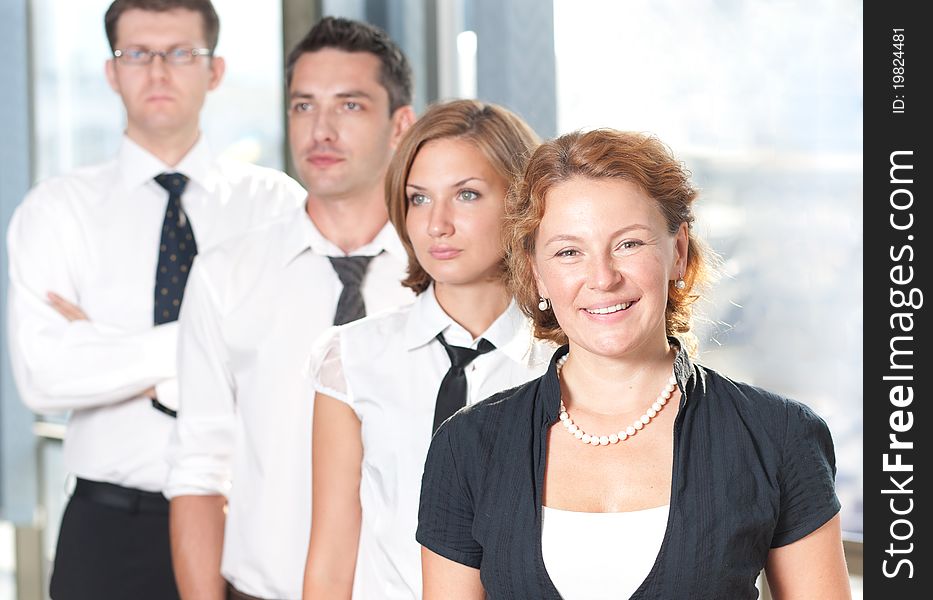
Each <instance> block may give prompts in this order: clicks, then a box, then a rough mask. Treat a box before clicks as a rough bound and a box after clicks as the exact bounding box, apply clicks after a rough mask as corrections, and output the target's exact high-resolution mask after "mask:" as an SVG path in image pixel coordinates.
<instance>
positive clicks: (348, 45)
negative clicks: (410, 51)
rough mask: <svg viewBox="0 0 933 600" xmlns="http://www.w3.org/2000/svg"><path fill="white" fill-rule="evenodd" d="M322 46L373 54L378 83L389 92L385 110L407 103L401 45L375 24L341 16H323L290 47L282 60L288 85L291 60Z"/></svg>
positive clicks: (408, 75) (408, 71) (408, 80)
mask: <svg viewBox="0 0 933 600" xmlns="http://www.w3.org/2000/svg"><path fill="white" fill-rule="evenodd" d="M325 48H334V49H336V50H343V51H344V52H368V53H370V54H373V55H375V57H376V58H378V59H379V62H380V63H381V64H382V68H381V69H380V72H379V83H380V84H381V85H382V87H384V88H385V90H386V92H388V93H389V113H390V114H391V113H394V112H395V110H396V109H398V108H401V107H402V106H407V105H409V104H411V87H412V84H411V79H412V76H411V66H410V65H409V64H408V59H407V58H405V54H404V53H403V52H402V49H401V48H399V47H398V45H397V44H396V43H395V42H393V41H392V38H390V37H389V35H388V34H387V33H386V32H385V31H383V30H382V29H380V28H378V27H376V26H375V25H370V24H369V23H362V22H360V21H353V20H350V19H344V18H341V17H324V18H323V19H321V20H320V21H318V22H317V24H315V26H314V27H312V28H311V31H309V32H308V34H307V35H306V36H305V37H304V38H303V39H302V40H301V41H300V42H298V44H297V45H296V46H295V47H294V48H293V49H292V51H291V52H290V53H289V55H288V60H287V61H286V63H285V83H286V85H287V86H288V87H291V85H292V75H293V74H294V71H295V63H297V62H298V59H299V58H301V55H302V54H307V53H309V52H317V51H318V50H323V49H325Z"/></svg>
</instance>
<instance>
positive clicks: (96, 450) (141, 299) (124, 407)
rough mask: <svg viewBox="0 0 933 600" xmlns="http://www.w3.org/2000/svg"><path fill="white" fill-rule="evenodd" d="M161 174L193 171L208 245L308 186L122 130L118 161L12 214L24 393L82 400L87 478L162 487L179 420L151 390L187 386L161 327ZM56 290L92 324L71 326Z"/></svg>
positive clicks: (66, 404)
mask: <svg viewBox="0 0 933 600" xmlns="http://www.w3.org/2000/svg"><path fill="white" fill-rule="evenodd" d="M163 172H180V173H183V174H184V175H186V176H188V177H189V178H190V181H189V182H188V185H187V187H186V189H185V192H184V194H183V196H182V203H183V206H184V208H185V212H186V213H187V215H188V217H189V218H190V221H191V226H192V228H193V230H194V234H195V240H196V242H197V245H198V249H199V250H200V251H204V250H206V249H208V248H210V247H211V246H214V245H216V244H218V243H220V242H222V241H224V240H226V239H228V238H230V237H232V236H234V235H238V234H241V233H243V232H244V231H246V230H247V229H249V228H250V227H255V226H258V225H260V224H265V223H268V222H270V221H272V220H274V219H275V218H280V215H281V214H282V213H284V212H287V211H290V210H294V207H295V206H297V205H300V204H301V202H302V201H303V199H304V198H305V196H306V194H305V192H304V190H303V189H302V188H301V186H300V185H298V183H296V182H295V181H294V180H292V179H291V178H289V177H288V176H286V175H285V174H284V173H280V172H278V171H274V170H272V169H267V168H263V167H257V166H254V165H248V164H244V163H237V162H231V161H226V160H218V159H215V158H213V157H212V156H211V153H210V150H209V148H208V146H207V143H206V142H205V141H204V140H203V136H202V138H201V140H199V141H198V142H197V144H196V145H195V146H194V147H193V148H192V149H191V151H189V152H188V154H187V155H186V156H185V157H184V159H183V160H182V161H181V162H180V163H179V164H178V165H176V166H175V167H169V166H167V165H165V164H164V163H162V162H161V161H160V160H159V159H157V158H156V157H155V156H153V155H152V154H150V153H149V152H147V151H146V150H144V149H143V148H141V147H140V146H138V145H137V144H136V143H134V142H133V141H131V140H130V139H129V138H126V137H124V139H123V142H122V144H121V147H120V150H119V153H118V155H117V156H116V158H115V159H114V160H112V161H109V162H106V163H103V164H100V165H96V166H92V167H86V168H83V169H80V170H77V171H75V172H73V173H71V174H69V175H65V176H61V177H56V178H53V179H50V180H47V181H45V182H43V183H41V184H39V185H37V186H36V187H35V188H33V189H32V191H30V193H29V194H28V196H27V197H26V199H25V200H24V201H23V202H22V204H21V205H20V206H19V207H17V209H16V212H15V213H14V215H13V218H12V220H11V222H10V227H9V230H8V234H7V243H8V250H9V257H10V289H9V313H8V318H9V345H10V358H11V362H12V364H13V373H14V375H15V379H16V383H17V386H18V389H19V393H20V396H21V397H22V399H23V401H24V402H25V403H26V405H27V406H29V407H30V408H31V409H32V410H34V411H36V412H40V413H56V412H64V411H68V410H71V411H72V413H71V415H70V418H69V422H68V429H67V434H66V438H65V447H64V460H65V467H66V469H67V470H68V471H69V472H70V473H72V474H75V475H77V476H79V477H83V478H87V479H93V480H97V481H107V482H111V483H116V484H120V485H124V486H128V487H134V488H139V489H143V490H148V491H158V490H161V489H162V485H163V484H164V482H165V477H166V475H167V473H168V465H167V463H166V461H165V447H166V444H167V442H168V439H169V436H170V434H171V430H172V427H173V424H174V419H172V418H170V417H169V416H167V415H165V414H162V413H160V412H159V411H157V410H155V409H154V408H153V407H152V405H151V403H150V400H149V398H147V397H143V396H141V394H142V393H143V392H144V391H145V390H146V389H148V388H150V387H152V386H156V390H157V394H158V396H159V397H160V398H162V399H164V401H165V403H167V404H170V403H171V402H172V401H173V400H174V398H175V397H176V396H177V383H176V380H175V377H176V345H177V339H176V336H177V325H176V324H175V323H169V324H165V325H159V326H157V327H156V326H153V303H154V300H153V296H154V289H155V275H156V268H157V264H158V253H159V241H160V239H161V231H162V221H163V218H164V216H165V210H166V204H167V202H168V192H166V190H165V189H164V188H162V187H161V186H160V185H159V184H158V183H156V182H155V181H154V180H153V177H155V176H156V175H158V174H159V173H163ZM48 292H55V293H57V294H59V295H60V296H62V297H63V298H65V299H66V300H68V301H70V302H73V303H75V304H77V305H78V306H80V307H81V308H82V309H83V310H84V312H85V313H86V314H87V316H88V319H89V320H87V321H74V322H68V321H67V320H66V319H65V318H64V317H62V316H61V315H60V314H59V313H58V312H56V311H55V310H54V309H53V308H52V307H51V305H50V304H49V302H48V300H47V297H46V294H47V293H48Z"/></svg>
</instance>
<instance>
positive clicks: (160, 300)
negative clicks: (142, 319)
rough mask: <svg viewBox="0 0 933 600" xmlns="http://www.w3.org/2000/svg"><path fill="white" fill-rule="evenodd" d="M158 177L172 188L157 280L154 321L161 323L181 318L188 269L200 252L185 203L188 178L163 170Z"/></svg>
mask: <svg viewBox="0 0 933 600" xmlns="http://www.w3.org/2000/svg"><path fill="white" fill-rule="evenodd" d="M155 180H156V182H157V183H158V184H159V185H161V186H162V187H164V188H165V189H166V190H168V204H167V205H166V207H165V220H164V221H162V240H161V241H160V242H159V265H158V267H157V269H156V283H155V310H154V321H155V324H156V325H160V324H162V323H171V322H172V321H177V320H178V309H179V308H180V307H181V299H182V296H184V294H185V283H186V282H187V281H188V271H190V270H191V263H192V262H193V261H194V257H195V255H196V254H197V253H198V245H197V243H196V242H195V240H194V231H193V230H192V229H191V223H190V222H189V221H188V217H187V215H185V211H184V209H183V208H182V207H181V194H182V192H184V191H185V185H187V183H188V178H187V177H185V176H184V175H182V174H181V173H162V174H161V175H158V176H157V177H156V178H155Z"/></svg>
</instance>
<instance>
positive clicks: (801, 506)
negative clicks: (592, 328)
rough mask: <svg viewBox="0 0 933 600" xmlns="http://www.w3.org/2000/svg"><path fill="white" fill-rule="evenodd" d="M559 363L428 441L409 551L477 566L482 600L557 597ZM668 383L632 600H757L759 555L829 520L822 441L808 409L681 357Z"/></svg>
mask: <svg viewBox="0 0 933 600" xmlns="http://www.w3.org/2000/svg"><path fill="white" fill-rule="evenodd" d="M567 351H568V349H567V347H566V346H565V347H563V348H561V349H560V350H558V351H557V352H556V353H555V355H554V358H553V359H552V360H551V366H550V368H549V369H548V371H547V373H545V374H544V375H543V376H542V377H540V378H538V379H535V380H533V381H530V382H528V383H526V384H525V385H522V386H520V387H517V388H514V389H512V390H508V391H505V392H502V393H499V394H497V395H495V396H493V397H491V398H488V399H486V400H484V401H483V402H480V403H478V404H475V405H473V406H471V407H468V408H465V409H463V410H461V411H460V412H458V413H457V414H456V415H454V416H453V417H451V418H450V419H449V420H448V421H447V422H446V423H445V424H444V425H442V426H441V428H440V429H438V431H437V433H436V435H435V436H434V439H433V441H432V442H431V449H430V451H429V452H428V458H427V462H426V464H425V468H424V477H423V479H422V483H421V506H420V510H419V514H418V532H417V539H418V542H420V543H421V544H422V545H423V546H425V547H426V548H428V549H429V550H431V551H433V552H435V553H437V554H439V555H441V556H443V557H446V558H448V559H450V560H453V561H455V562H458V563H461V564H464V565H467V566H470V567H474V568H478V569H479V570H480V578H481V580H482V583H483V586H484V587H485V589H486V593H487V595H488V597H489V598H492V599H497V598H502V599H505V598H534V599H550V598H554V599H559V598H560V595H559V594H558V592H557V590H556V589H555V588H554V585H553V584H552V583H551V580H550V578H549V577H548V574H547V571H546V570H545V566H544V559H543V558H542V554H541V496H542V489H543V484H544V468H545V459H546V456H547V431H548V428H549V427H550V426H551V425H553V424H554V423H555V422H556V421H557V420H558V407H559V403H560V384H559V383H558V380H557V372H556V368H555V361H556V360H557V358H559V357H560V356H562V355H564V354H566V353H567ZM674 373H675V376H676V378H677V381H678V384H679V386H680V389H681V391H682V394H681V401H680V412H679V413H678V415H677V418H676V420H675V422H674V463H673V473H672V481H671V499H670V512H669V515H668V521H667V530H666V532H665V534H664V542H663V544H662V546H661V550H660V552H659V553H658V556H657V558H656V560H655V563H654V566H653V567H652V569H651V571H650V573H649V574H648V576H647V577H646V578H645V580H644V582H642V584H641V586H640V587H639V588H638V590H637V591H636V592H635V593H634V594H633V595H632V596H631V598H632V599H636V598H637V599H645V598H651V599H655V598H661V599H668V598H669V599H677V600H681V599H688V598H689V599H691V600H698V599H704V598H709V599H716V600H739V599H744V598H757V597H758V592H757V590H756V588H755V580H756V578H757V576H758V573H759V572H760V571H761V569H762V568H763V567H764V564H765V561H766V559H767V556H768V551H769V549H771V548H776V547H778V546H784V545H786V544H790V543H791V542H794V541H796V540H799V539H800V538H802V537H804V536H806V535H807V534H809V533H811V532H813V531H814V530H816V529H817V528H819V527H820V526H821V525H823V524H824V523H826V522H827V521H828V520H829V519H831V518H832V517H833V516H834V515H835V514H836V513H837V512H839V507H840V505H839V500H838V499H837V498H836V493H835V486H834V483H833V480H834V477H835V472H836V467H835V455H834V453H833V443H832V438H831V437H830V434H829V430H828V428H827V427H826V423H824V422H823V420H822V419H821V418H819V417H818V416H817V415H816V414H814V413H813V411H811V410H810V409H809V408H807V407H806V406H804V405H802V404H800V403H798V402H794V401H792V400H788V399H785V398H781V397H780V396H777V395H775V394H771V393H769V392H767V391H765V390H762V389H760V388H756V387H752V386H750V385H747V384H743V383H738V382H735V381H732V380H730V379H728V378H726V377H724V376H722V375H720V374H719V373H717V372H715V371H713V370H710V369H707V368H704V367H702V366H700V365H697V364H694V363H692V362H691V361H690V359H689V357H688V356H687V353H686V352H685V351H683V350H678V352H677V357H676V359H675V360H674ZM620 543H638V541H637V540H624V541H622V542H620ZM619 567H620V568H625V565H619Z"/></svg>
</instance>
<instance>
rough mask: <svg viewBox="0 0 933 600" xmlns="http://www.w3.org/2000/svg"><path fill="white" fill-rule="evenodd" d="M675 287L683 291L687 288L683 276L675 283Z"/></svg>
mask: <svg viewBox="0 0 933 600" xmlns="http://www.w3.org/2000/svg"><path fill="white" fill-rule="evenodd" d="M674 287H675V288H677V289H678V290H682V289H684V288H685V287H687V282H686V281H684V278H683V276H681V277H679V278H678V279H677V281H675V282H674Z"/></svg>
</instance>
